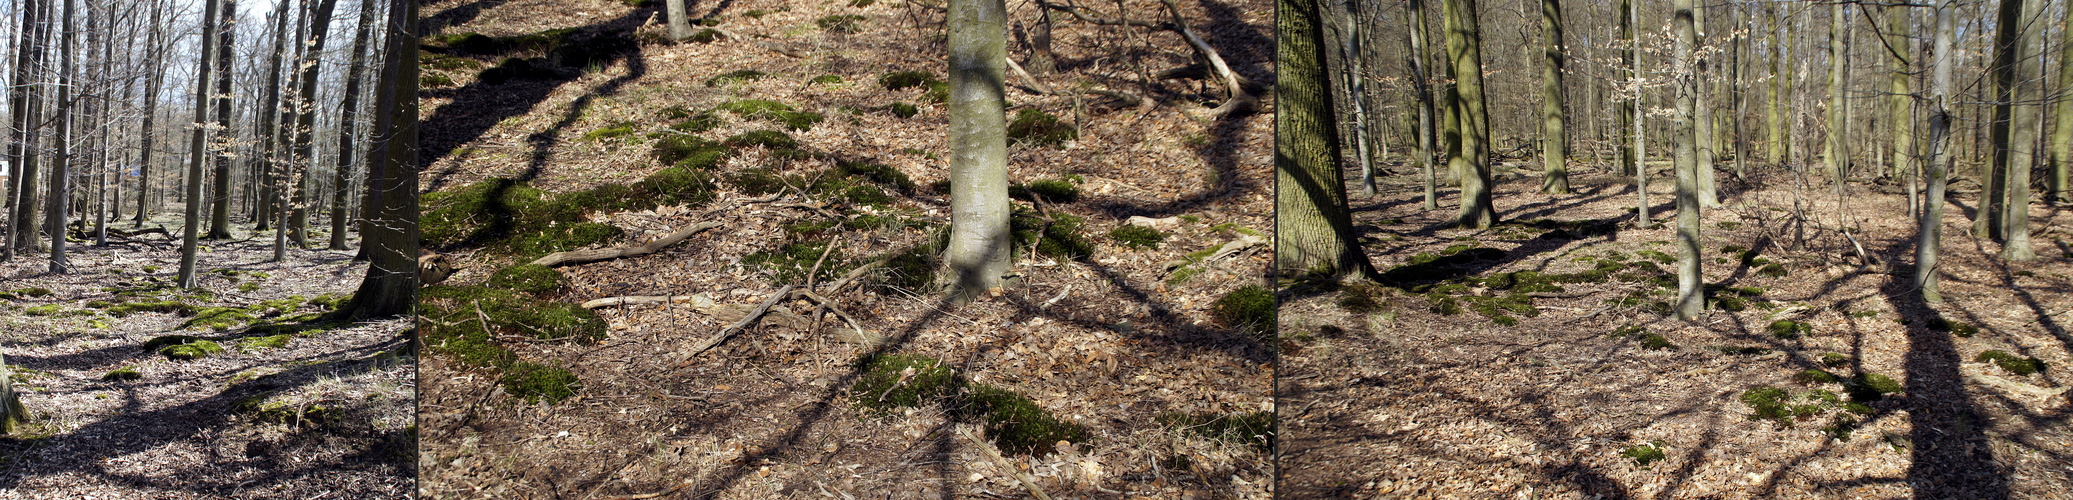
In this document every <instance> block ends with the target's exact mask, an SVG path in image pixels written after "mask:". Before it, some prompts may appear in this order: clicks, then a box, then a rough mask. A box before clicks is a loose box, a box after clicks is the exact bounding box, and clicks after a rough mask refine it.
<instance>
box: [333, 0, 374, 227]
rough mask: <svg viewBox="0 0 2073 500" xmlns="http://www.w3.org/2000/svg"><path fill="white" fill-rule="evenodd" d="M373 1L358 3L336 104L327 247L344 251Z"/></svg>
mask: <svg viewBox="0 0 2073 500" xmlns="http://www.w3.org/2000/svg"><path fill="white" fill-rule="evenodd" d="M376 7H378V4H376V3H375V2H362V3H361V5H360V21H359V23H358V24H356V26H357V27H356V28H354V30H353V52H352V54H353V55H352V57H353V59H352V63H351V64H350V65H349V67H348V68H347V69H346V84H345V97H344V99H342V102H340V104H339V107H338V108H339V114H340V115H339V120H338V128H339V132H338V163H336V167H335V168H334V169H333V173H332V179H333V180H332V183H331V244H330V245H329V246H327V247H326V248H327V249H330V250H348V249H350V248H349V247H347V246H346V223H347V222H348V221H350V220H351V219H352V211H351V210H346V206H347V205H348V202H349V201H350V200H351V199H352V197H353V193H354V192H355V191H356V190H355V189H353V187H354V186H353V183H352V170H353V168H354V167H355V166H356V165H355V164H354V162H353V149H354V148H356V147H357V146H355V145H354V144H353V141H354V140H355V139H356V137H355V134H356V133H357V131H358V127H359V124H360V108H361V104H360V82H361V81H362V80H366V79H367V59H368V58H369V57H370V54H369V47H370V45H371V44H370V43H369V42H370V40H369V38H371V36H370V35H371V34H372V32H373V31H374V25H375V22H376V21H377V20H378V18H376V17H375V13H376V12H379V10H378V9H376Z"/></svg>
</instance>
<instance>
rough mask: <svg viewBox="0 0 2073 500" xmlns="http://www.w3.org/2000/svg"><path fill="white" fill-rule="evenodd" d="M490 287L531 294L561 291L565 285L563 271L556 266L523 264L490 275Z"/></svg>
mask: <svg viewBox="0 0 2073 500" xmlns="http://www.w3.org/2000/svg"><path fill="white" fill-rule="evenodd" d="M487 285H489V287H490V288H497V289H503V290H512V291H517V292H524V293H530V294H536V295H537V294H544V293H552V292H557V291H561V289H562V287H563V286H565V284H564V283H563V280H562V276H561V271H557V270H555V269H554V268H551V267H547V266H542V265H535V264H521V265H516V266H511V267H506V268H503V269H498V270H497V272H496V273H494V274H491V275H490V276H489V281H488V283H487Z"/></svg>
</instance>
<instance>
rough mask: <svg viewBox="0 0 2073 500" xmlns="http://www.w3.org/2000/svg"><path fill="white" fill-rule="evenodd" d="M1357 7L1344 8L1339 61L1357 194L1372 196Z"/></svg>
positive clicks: (1371, 161)
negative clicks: (1347, 106)
mask: <svg viewBox="0 0 2073 500" xmlns="http://www.w3.org/2000/svg"><path fill="white" fill-rule="evenodd" d="M1358 5H1359V4H1357V3H1352V2H1349V5H1348V6H1347V7H1348V8H1347V9H1346V19H1345V21H1346V22H1345V23H1344V24H1343V25H1342V26H1344V33H1345V36H1346V43H1345V44H1343V45H1342V47H1344V49H1343V51H1342V55H1343V57H1342V59H1344V60H1345V61H1346V65H1345V66H1346V68H1347V70H1346V88H1347V89H1349V90H1350V92H1348V93H1347V97H1348V99H1347V101H1348V102H1347V103H1348V104H1351V105H1352V106H1353V145H1354V148H1353V149H1354V157H1355V158H1358V160H1357V161H1359V162H1360V192H1361V194H1362V195H1365V196H1370V197H1372V196H1375V158H1374V157H1373V156H1371V155H1370V153H1369V151H1368V143H1369V142H1371V141H1372V139H1371V138H1370V137H1369V136H1370V134H1369V133H1368V110H1367V103H1366V102H1365V101H1366V99H1365V98H1366V96H1367V89H1366V86H1367V78H1366V77H1365V76H1363V75H1362V74H1361V68H1362V64H1361V62H1362V61H1363V59H1364V58H1363V56H1362V54H1361V44H1360V40H1361V21H1360V8H1359V6H1358Z"/></svg>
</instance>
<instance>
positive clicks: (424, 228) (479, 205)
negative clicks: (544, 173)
mask: <svg viewBox="0 0 2073 500" xmlns="http://www.w3.org/2000/svg"><path fill="white" fill-rule="evenodd" d="M419 201H420V206H422V207H424V209H423V212H422V214H423V215H421V216H420V217H419V219H418V227H419V231H420V233H419V234H420V237H421V238H423V239H424V242H425V244H427V245H430V246H434V247H442V246H454V245H461V244H469V243H475V244H479V243H486V242H489V241H493V240H497V239H501V238H504V237H506V236H509V235H510V233H511V232H512V231H513V230H514V229H516V228H517V227H519V226H520V221H521V219H522V217H521V214H523V213H525V212H529V211H531V210H533V209H535V208H536V207H539V206H542V205H544V204H545V203H546V201H547V195H546V193H545V192H543V191H540V190H539V189H535V188H533V187H531V186H528V185H526V184H525V183H521V182H518V181H513V180H510V179H501V178H498V179H489V180H485V181H482V182H477V183H475V184H470V185H468V186H467V187H464V188H461V189H457V190H451V191H440V192H436V193H427V194H425V195H423V196H421V197H420V198H419Z"/></svg>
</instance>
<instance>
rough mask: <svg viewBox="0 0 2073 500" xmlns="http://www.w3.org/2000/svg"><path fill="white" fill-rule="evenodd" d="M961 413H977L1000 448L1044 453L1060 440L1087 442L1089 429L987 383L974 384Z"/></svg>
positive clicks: (989, 435)
mask: <svg viewBox="0 0 2073 500" xmlns="http://www.w3.org/2000/svg"><path fill="white" fill-rule="evenodd" d="M963 403H964V404H963V405H962V406H963V407H962V408H961V409H960V413H962V414H965V415H973V416H977V417H978V418H979V419H980V420H981V421H983V422H985V424H986V437H988V438H991V439H993V442H994V444H995V445H997V446H999V447H1000V449H1001V451H1004V452H1008V453H1024V454H1030V455H1044V454H1047V453H1049V452H1050V451H1052V450H1054V449H1055V445H1056V443H1057V442H1059V441H1069V442H1074V443H1085V442H1087V439H1088V433H1087V429H1086V428H1085V427H1082V426H1080V425H1079V424H1075V423H1072V422H1066V421H1061V420H1059V419H1058V417H1055V416H1052V415H1051V413H1050V412H1048V411H1044V409H1043V407H1040V406H1037V404H1036V402H1035V401H1031V400H1030V399H1029V398H1028V397H1026V396H1023V395H1021V394H1016V393H1014V392H1013V391H1009V390H1007V389H1002V388H999V387H994V386H991V385H986V384H971V392H970V393H968V394H966V395H965V396H964V398H963Z"/></svg>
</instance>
